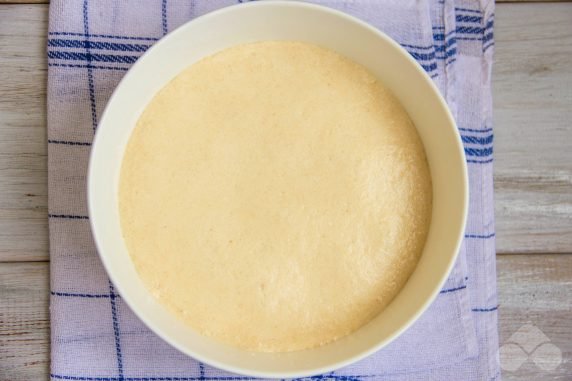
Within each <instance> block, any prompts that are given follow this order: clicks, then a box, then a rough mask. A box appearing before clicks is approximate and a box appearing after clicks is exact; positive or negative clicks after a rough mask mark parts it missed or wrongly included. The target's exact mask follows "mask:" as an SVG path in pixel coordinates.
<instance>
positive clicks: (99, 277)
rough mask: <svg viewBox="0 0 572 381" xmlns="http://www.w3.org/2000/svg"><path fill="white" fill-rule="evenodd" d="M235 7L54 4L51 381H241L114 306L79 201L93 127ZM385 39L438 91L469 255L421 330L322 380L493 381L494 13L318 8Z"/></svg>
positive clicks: (470, 5) (459, 4) (396, 6)
mask: <svg viewBox="0 0 572 381" xmlns="http://www.w3.org/2000/svg"><path fill="white" fill-rule="evenodd" d="M236 2H241V1H233V0H121V1H119V0H118V1H114V2H112V1H105V0H90V1H88V0H71V1H70V0H68V1H65V0H52V3H51V6H50V29H49V33H48V44H47V45H48V50H47V55H48V66H49V86H48V88H49V90H48V122H49V126H48V127H49V128H48V150H49V151H48V152H49V194H50V197H49V210H50V212H49V220H50V221H49V224H50V244H51V258H52V262H51V264H52V265H51V266H52V291H51V311H52V373H51V378H52V379H54V380H86V381H89V380H93V381H121V380H129V381H155V380H156V381H159V380H173V381H176V380H178V381H184V380H247V379H249V378H247V377H241V376H236V375H232V374H229V373H226V372H223V371H220V370H217V369H214V368H211V367H208V366H205V365H203V364H201V363H199V362H197V361H195V360H193V359H190V358H188V357H186V356H184V355H182V354H181V353H179V352H177V351H176V350H174V349H172V348H171V347H169V346H168V345H167V344H165V343H164V342H163V341H162V340H161V339H159V338H157V337H156V336H155V335H154V334H153V333H151V332H150V331H149V330H148V329H147V328H146V327H145V326H144V325H143V324H142V323H141V322H140V321H139V320H138V319H137V318H136V317H135V316H134V315H133V313H132V312H131V311H130V310H129V308H128V307H127V306H126V305H125V303H124V302H123V301H122V299H121V296H120V295H118V294H117V293H116V292H115V289H114V287H113V284H112V283H111V282H109V280H108V279H107V276H106V274H105V271H104V270H103V268H102V266H101V263H100V262H99V259H98V257H97V253H96V250H95V246H94V244H93V242H92V239H91V233H90V228H89V221H88V219H89V218H88V216H87V207H86V199H85V191H84V190H85V176H86V168H87V161H88V155H89V151H90V147H91V142H92V138H93V134H94V131H95V130H96V128H97V123H98V118H99V117H100V115H101V112H102V110H103V107H104V106H105V103H106V102H107V100H108V98H109V96H110V95H111V92H112V91H113V89H114V88H115V86H116V85H117V83H118V82H119V80H120V79H121V78H122V76H123V75H124V74H125V71H127V70H128V69H129V67H130V66H131V65H132V64H133V63H134V62H135V61H136V60H137V58H138V57H139V56H140V55H141V54H142V53H143V52H145V51H146V50H147V49H148V48H149V47H150V46H151V45H152V44H153V43H154V42H155V41H157V40H158V39H160V38H161V37H162V36H164V35H165V34H167V33H168V32H169V31H171V30H173V29H174V28H176V27H177V26H179V25H181V24H182V23H184V22H186V21H188V20H190V19H192V18H194V17H196V16H199V15H201V14H204V13H207V12H209V11H211V10H214V9H217V8H220V7H223V6H226V5H231V4H234V3H236ZM314 2H315V3H321V4H324V5H328V6H331V7H334V8H337V9H340V10H342V11H345V12H348V13H350V14H353V15H355V16H357V17H359V18H362V19H364V20H365V21H367V22H369V23H371V24H372V25H374V26H376V27H378V28H380V29H381V30H383V31H384V32H386V33H388V34H389V35H390V36H392V37H393V38H394V39H395V40H396V41H398V42H399V43H401V45H402V46H403V47H404V48H405V49H407V51H408V52H409V53H410V54H411V55H412V56H413V57H414V58H415V59H416V60H417V61H418V62H419V64H420V65H421V66H422V67H423V69H425V71H426V72H427V73H428V74H429V75H430V76H431V78H433V80H434V81H435V83H436V84H437V85H438V87H439V88H440V90H441V92H442V93H443V95H444V97H445V99H446V100H447V101H448V103H449V105H450V106H451V109H452V111H453V113H454V114H455V117H456V120H457V123H458V125H459V126H460V127H459V132H460V134H461V137H462V141H463V143H464V146H465V153H466V156H467V163H468V166H469V179H470V184H471V199H470V213H469V214H470V215H469V220H468V224H467V233H466V235H465V240H464V244H463V247H462V250H461V253H460V256H459V260H458V263H457V264H456V266H455V268H454V270H453V272H452V274H451V277H450V279H449V280H448V281H447V284H446V285H445V287H444V288H443V290H442V291H441V293H440V295H439V297H438V298H437V300H436V301H435V302H434V303H433V305H432V306H431V307H430V309H429V310H428V311H427V312H426V313H425V314H424V316H423V317H422V318H421V319H420V320H419V321H418V322H417V323H416V324H415V325H414V326H413V327H412V328H411V329H410V330H408V331H407V332H406V333H405V334H404V335H402V336H401V337H400V338H399V339H398V340H397V341H395V342H394V343H392V344H391V345H389V346H388V347H387V348H386V349H384V350H382V351H380V352H379V353H377V354H375V355H373V356H371V357H370V358H368V359H366V360H363V361H362V362H360V363H358V364H355V365H352V366H350V367H348V368H345V369H342V370H339V371H336V372H332V373H329V374H325V375H320V376H316V377H310V378H309V379H320V380H322V379H323V380H348V381H349V380H370V379H371V380H378V379H383V380H410V379H424V380H425V379H429V380H431V379H435V380H444V379H447V380H448V379H463V380H497V379H500V374H499V371H498V369H499V366H498V355H497V352H498V338H497V316H496V314H497V313H496V311H497V307H498V305H497V299H496V270H495V257H494V254H495V250H494V237H495V234H494V219H493V200H492V162H493V131H492V128H491V125H492V123H491V121H492V113H491V98H490V69H491V62H492V51H493V49H492V47H493V46H494V39H493V23H494V14H493V12H494V3H493V2H492V1H489V0H481V1H475V0H465V1H457V0H455V1H440V0H434V1H429V0H427V1H417V2H415V1H397V0H379V1H374V0H353V1H350V0H319V1H314Z"/></svg>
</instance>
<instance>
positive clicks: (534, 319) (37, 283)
mask: <svg viewBox="0 0 572 381" xmlns="http://www.w3.org/2000/svg"><path fill="white" fill-rule="evenodd" d="M497 263H498V274H499V275H498V286H499V302H500V308H499V310H500V313H499V324H500V343H501V345H503V344H504V345H507V344H509V342H510V338H511V336H512V335H513V333H514V332H516V331H517V330H519V329H520V328H521V327H523V326H524V325H526V324H528V323H531V324H532V325H534V326H536V327H538V329H540V330H541V331H542V332H543V333H544V335H546V337H548V339H549V340H550V341H551V343H552V344H554V345H555V346H557V347H558V348H559V349H560V350H561V351H562V356H563V358H564V359H567V362H565V363H563V364H562V365H560V367H558V368H557V369H556V370H554V371H552V372H549V373H547V372H545V371H543V370H542V369H539V368H538V367H537V366H536V365H535V364H534V363H533V362H532V361H530V360H529V361H528V362H526V363H525V364H523V365H522V366H521V367H520V368H519V369H518V370H517V371H514V372H508V371H504V372H503V379H504V380H514V381H516V380H527V381H534V380H539V381H540V380H546V379H553V380H569V378H566V377H569V375H570V374H572V362H571V361H570V360H571V359H572V319H570V312H569V311H570V310H572V299H571V298H570V297H569V295H570V290H571V289H572V278H571V277H570V274H572V256H570V255H564V254H556V255H550V254H544V255H531V254H528V255H501V256H499V257H498V261H497ZM48 299H49V295H48V264H47V263H41V262H33V263H2V264H0V381H7V380H11V381H19V380H47V378H48V365H47V364H48V362H49V330H48V321H49V315H48V307H47V306H48ZM517 355H518V354H515V355H514V356H517ZM503 358H504V357H503ZM504 359H505V362H512V361H515V359H514V357H513V358H511V357H508V358H504ZM505 366H506V364H505Z"/></svg>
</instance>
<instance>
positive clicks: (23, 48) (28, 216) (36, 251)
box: [0, 0, 572, 381]
mask: <svg viewBox="0 0 572 381" xmlns="http://www.w3.org/2000/svg"><path fill="white" fill-rule="evenodd" d="M8 3H12V4H8ZM45 3H46V1H45V0H18V1H6V0H0V381H4V380H6V381H8V380H10V381H16V380H26V381H27V380H47V379H49V353H50V349H49V342H50V340H49V311H48V302H49V292H48V291H49V263H48V262H49V256H48V230H47V229H48V227H47V222H48V219H47V185H46V180H47V169H46V159H47V155H46V72H47V69H46V54H45V50H46V48H45V47H46V35H47V15H48V5H47V4H45ZM495 39H496V46H495V65H494V75H493V93H494V113H495V126H494V129H495V164H494V166H495V212H496V231H497V253H498V255H497V267H498V288H499V301H500V308H499V330H500V332H499V335H500V343H501V345H503V344H505V345H506V344H508V342H510V341H515V338H514V337H513V338H512V339H511V335H513V333H515V332H516V331H517V330H519V329H520V328H521V327H523V326H525V327H530V325H527V324H531V325H534V326H536V327H537V328H538V329H540V331H542V332H543V333H544V334H545V335H546V337H547V339H545V340H550V341H551V342H552V343H553V344H554V345H555V346H556V347H557V348H559V350H560V351H561V353H562V359H563V360H562V363H561V364H560V365H559V366H558V367H557V368H556V369H554V370H553V371H546V370H543V369H542V367H539V366H537V365H536V364H535V363H534V362H533V361H531V360H532V359H534V357H535V356H536V357H537V358H538V356H540V355H539V354H538V353H536V354H535V353H532V354H531V356H530V358H529V359H528V361H527V362H525V363H524V364H523V365H522V366H521V367H520V368H519V369H518V370H516V371H509V370H504V371H503V378H504V379H506V380H549V379H555V380H572V312H571V311H572V296H571V295H572V255H571V254H572V3H543V4H540V3H531V2H515V3H506V4H505V3H502V4H497V10H496V19H495ZM529 332H530V331H529ZM516 341H517V340H516ZM531 352H534V350H531ZM503 353H504V352H503ZM547 356H548V355H544V357H545V358H544V359H545V360H554V361H557V360H558V358H557V356H554V355H553V356H552V357H550V356H548V357H547ZM516 357H518V356H517V354H512V355H510V354H509V355H507V356H506V357H503V364H502V365H503V366H504V367H505V368H508V367H510V366H511V365H513V364H514V363H515V361H517V360H518V359H517V358H516ZM541 357H542V356H541Z"/></svg>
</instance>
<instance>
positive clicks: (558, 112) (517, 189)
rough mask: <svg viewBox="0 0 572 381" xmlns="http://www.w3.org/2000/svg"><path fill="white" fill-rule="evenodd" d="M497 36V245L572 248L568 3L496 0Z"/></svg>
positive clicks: (571, 30) (503, 248)
mask: <svg viewBox="0 0 572 381" xmlns="http://www.w3.org/2000/svg"><path fill="white" fill-rule="evenodd" d="M495 40H496V42H495V64H494V68H493V70H494V72H493V95H494V114H495V198H496V208H495V211H496V221H497V226H496V229H497V250H498V251H499V252H502V253H526V252H553V253H556V252H572V151H571V150H570V141H571V139H572V123H570V121H571V120H572V107H570V105H572V91H570V89H572V65H571V64H570V63H571V61H570V57H572V4H544V5H542V4H528V5H526V6H523V5H519V4H500V5H498V6H497V9H496V15H495Z"/></svg>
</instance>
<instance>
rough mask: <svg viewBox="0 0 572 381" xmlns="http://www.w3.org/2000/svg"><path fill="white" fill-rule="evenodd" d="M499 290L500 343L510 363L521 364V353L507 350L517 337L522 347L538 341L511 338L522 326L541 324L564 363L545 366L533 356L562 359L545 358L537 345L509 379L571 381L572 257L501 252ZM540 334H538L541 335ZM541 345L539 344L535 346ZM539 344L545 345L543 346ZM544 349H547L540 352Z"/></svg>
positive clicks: (506, 375) (507, 374)
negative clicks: (553, 366)
mask: <svg viewBox="0 0 572 381" xmlns="http://www.w3.org/2000/svg"><path fill="white" fill-rule="evenodd" d="M497 258H498V260H497V271H498V288H499V303H500V307H499V311H500V312H499V324H500V327H499V328H500V344H501V354H504V355H503V356H502V357H501V358H503V360H504V362H503V364H504V367H505V368H508V367H509V365H515V364H518V360H519V359H521V358H522V357H521V356H522V353H521V352H518V351H516V352H514V353H510V352H511V351H508V350H506V351H504V350H503V345H506V346H508V345H509V344H510V343H514V342H515V341H521V342H520V343H519V345H521V346H524V347H526V344H527V343H528V344H533V342H534V338H535V337H534V336H535V335H532V337H528V338H527V340H524V343H522V341H523V340H518V339H516V338H515V337H511V336H512V335H513V334H514V333H515V332H517V331H518V330H519V329H526V331H527V332H529V333H530V332H531V331H532V330H531V329H527V328H530V327H531V326H532V327H536V328H538V329H539V330H540V331H541V332H542V333H543V334H544V335H545V336H546V337H547V338H548V340H549V341H550V343H551V344H553V345H555V346H556V347H557V348H558V349H559V350H560V351H561V353H562V358H563V359H564V360H563V363H562V364H561V365H560V366H559V367H557V368H556V369H555V370H554V371H551V372H547V371H546V370H543V369H541V368H539V367H538V366H537V365H536V364H535V363H534V362H533V361H532V360H533V358H534V357H535V356H540V358H544V359H547V360H554V361H556V360H557V358H556V356H554V355H552V356H551V355H545V356H544V357H542V356H541V355H540V354H539V353H536V355H535V354H534V353H535V349H536V348H532V349H531V353H530V357H529V359H528V361H526V362H525V363H524V364H522V366H521V367H520V368H519V369H518V370H516V371H512V372H510V371H508V370H505V371H504V372H503V380H508V381H510V380H515V381H516V380H527V381H535V380H538V381H544V380H548V379H550V380H570V375H572V361H571V360H572V319H571V318H570V317H571V316H570V311H572V298H570V292H571V290H572V277H571V276H570V274H572V255H566V254H554V255H553V254H544V255H531V254H528V255H501V256H498V257H497ZM536 336H538V335H536ZM534 346H535V347H536V345H534ZM538 347H539V346H538ZM540 353H542V352H540Z"/></svg>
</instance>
